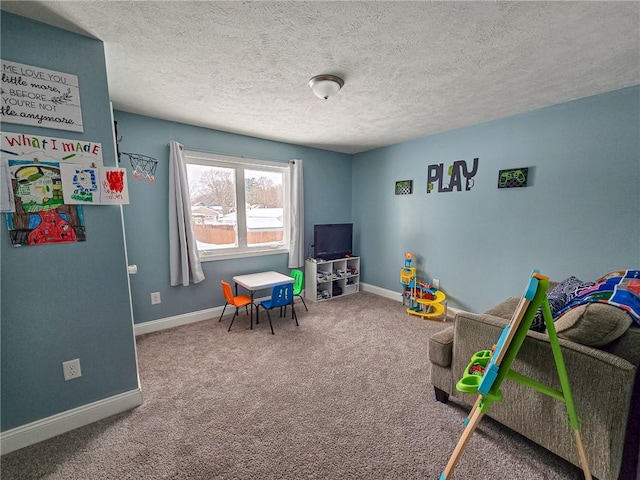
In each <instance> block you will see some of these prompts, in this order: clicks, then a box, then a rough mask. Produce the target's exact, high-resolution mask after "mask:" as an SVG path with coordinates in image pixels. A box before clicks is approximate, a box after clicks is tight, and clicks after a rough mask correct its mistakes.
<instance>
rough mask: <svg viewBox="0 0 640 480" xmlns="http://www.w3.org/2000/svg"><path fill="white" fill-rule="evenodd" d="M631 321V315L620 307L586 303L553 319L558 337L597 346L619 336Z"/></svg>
mask: <svg viewBox="0 0 640 480" xmlns="http://www.w3.org/2000/svg"><path fill="white" fill-rule="evenodd" d="M631 323H632V319H631V316H629V314H628V313H627V312H625V311H624V310H622V309H620V308H617V307H614V306H612V305H606V304H604V303H588V304H586V305H580V306H577V307H574V308H572V309H570V310H568V311H567V312H566V313H565V314H564V315H562V316H561V317H560V318H558V319H557V320H556V321H555V323H554V326H555V328H556V331H557V332H558V336H559V337H562V338H566V339H567V340H571V341H574V342H577V343H581V344H582V345H589V346H591V347H599V346H601V345H606V344H607V343H610V342H613V341H614V340H616V339H617V338H619V337H621V336H622V335H623V334H624V333H625V332H626V331H627V329H628V328H629V327H630V326H631Z"/></svg>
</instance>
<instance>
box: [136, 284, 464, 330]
mask: <svg viewBox="0 0 640 480" xmlns="http://www.w3.org/2000/svg"><path fill="white" fill-rule="evenodd" d="M360 291H362V292H369V293H373V294H375V295H379V296H381V297H385V298H389V299H391V300H395V301H396V302H402V295H400V291H399V290H398V291H394V290H387V289H386V288H381V287H376V286H375V285H371V284H368V283H363V282H360ZM267 298H269V297H268V296H267V297H263V298H256V299H254V302H255V303H259V302H260V301H261V300H265V299H267ZM223 308H224V306H220V307H213V308H207V309H205V310H199V311H197V312H189V313H183V314H181V315H175V316H173V317H166V318H159V319H157V320H151V321H149V322H144V323H136V324H135V325H134V330H135V334H136V336H138V335H144V334H145V333H151V332H158V331H160V330H166V329H167V328H173V327H180V326H182V325H188V324H190V323H196V322H202V321H203V320H211V319H218V318H220V314H221V313H222V309H223ZM229 309H233V307H229V308H227V311H226V312H225V313H226V314H228V313H229V312H233V310H229ZM459 311H460V310H459V309H457V308H453V307H447V320H453V319H454V318H455V316H456V313H458V312H459ZM216 321H217V320H216Z"/></svg>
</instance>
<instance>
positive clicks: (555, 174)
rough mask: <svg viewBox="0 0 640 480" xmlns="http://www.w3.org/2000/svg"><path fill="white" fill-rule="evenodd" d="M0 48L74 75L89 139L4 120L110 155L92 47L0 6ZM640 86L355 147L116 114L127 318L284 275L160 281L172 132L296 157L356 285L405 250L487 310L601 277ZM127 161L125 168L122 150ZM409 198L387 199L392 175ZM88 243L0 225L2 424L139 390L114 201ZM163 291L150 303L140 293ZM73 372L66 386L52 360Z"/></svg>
mask: <svg viewBox="0 0 640 480" xmlns="http://www.w3.org/2000/svg"><path fill="white" fill-rule="evenodd" d="M1 21H2V25H1V26H2V33H1V34H2V37H1V40H2V58H3V59H6V60H9V61H15V62H20V63H26V64H30V65H36V66H40V67H43V68H48V69H51V70H58V71H63V72H68V73H72V74H74V75H77V76H78V78H79V82H80V93H81V101H82V107H83V119H84V125H85V132H84V133H74V132H66V131H62V130H50V129H41V128H36V127H29V126H21V125H13V124H4V125H3V126H2V128H3V129H4V130H5V131H10V132H24V133H27V134H29V133H33V134H39V135H47V136H55V137H62V138H72V139H74V138H77V139H82V140H90V141H95V142H100V143H101V144H102V147H103V150H104V159H105V164H106V165H115V152H114V151H113V145H112V133H111V123H110V116H109V103H108V101H109V99H108V88H107V81H106V70H105V65H104V50H103V44H102V43H101V42H99V41H96V40H92V39H88V38H85V37H82V36H78V35H75V34H72V33H69V32H66V31H63V30H59V29H56V28H53V27H49V26H46V25H43V24H40V23H37V22H32V21H30V20H27V19H24V18H21V17H17V16H14V15H11V14H8V13H6V12H2V17H1ZM639 116H640V87H633V88H628V89H624V90H620V91H617V92H611V93H607V94H603V95H599V96H595V97H591V98H587V99H582V100H577V101H574V102H571V103H567V104H563V105H558V106H555V107H550V108H545V109H541V110H537V111H533V112H529V113H527V114H523V115H519V116H515V117H510V118H506V119H502V120H497V121H493V122H488V123H485V124H482V125H476V126H473V127H468V128H464V129H459V130H455V131H451V132H447V133H444V134H441V135H435V136H432V137H427V138H422V139H419V140H414V141H411V142H405V143H402V144H398V145H394V146H391V147H387V148H381V149H377V150H374V151H371V152H366V153H362V154H358V155H355V156H350V155H344V154H339V153H332V152H327V151H322V150H317V149H311V148H305V147H299V146H294V145H288V144H283V143H278V142H271V141H266V140H260V139H256V138H250V137H244V136H241V135H234V134H229V133H223V132H218V131H214V130H209V129H205V128H199V127H193V126H188V125H183V124H178V123H173V122H168V121H164V120H158V119H153V118H149V117H143V116H139V115H133V114H129V113H125V112H116V113H115V117H116V120H117V121H118V128H119V135H120V136H122V138H123V139H122V142H121V144H120V149H121V150H122V151H124V152H128V153H138V154H143V155H148V156H151V157H154V158H156V159H158V161H159V162H158V167H157V171H156V176H155V183H154V184H149V183H145V182H142V181H135V180H133V178H132V176H131V175H129V187H130V191H129V193H130V200H131V204H130V205H127V206H125V207H123V210H124V221H125V225H126V232H127V246H128V253H129V263H132V264H137V265H138V271H139V273H138V274H137V275H134V276H132V277H131V281H132V300H133V310H134V317H135V322H136V323H143V322H147V321H151V320H155V319H161V318H166V317H169V316H173V315H179V314H183V313H189V312H194V311H198V310H203V309H207V308H210V307H215V306H220V305H222V304H223V303H224V301H223V300H222V295H221V293H220V287H219V280H220V279H227V280H228V279H230V278H231V277H232V276H233V275H236V274H242V273H248V272H253V271H258V270H263V269H275V270H279V271H282V272H284V271H287V270H288V269H287V258H286V255H272V256H266V257H262V258H260V257H257V258H249V259H241V260H227V261H217V262H207V263H205V264H204V265H203V268H204V271H205V274H206V276H207V279H206V280H205V281H204V282H202V283H200V284H198V285H192V286H189V287H170V286H169V266H168V232H167V226H166V224H167V221H166V219H167V215H168V213H167V212H168V198H167V193H168V183H167V182H168V142H169V141H170V140H177V141H179V142H181V143H183V144H184V145H186V146H187V147H190V148H195V149H202V150H209V151H214V152H219V153H224V154H230V155H243V156H249V157H258V158H264V159H269V160H274V161H283V162H285V161H287V160H289V159H291V158H298V159H302V160H303V161H304V177H305V233H306V242H305V244H306V247H307V248H308V247H309V244H310V243H311V241H312V232H313V225H314V224H316V223H332V222H349V221H353V222H354V223H355V227H356V230H355V237H354V242H355V244H354V249H355V252H356V253H357V254H359V255H361V256H362V257H363V262H362V272H361V273H362V280H363V281H364V282H366V283H369V284H372V285H375V286H379V287H383V288H387V289H390V290H394V291H398V292H399V291H400V288H399V282H398V281H399V272H400V268H401V267H402V266H403V265H404V258H403V254H404V252H405V251H412V252H414V253H415V254H417V257H418V258H417V266H418V268H419V272H420V275H421V277H423V278H425V279H426V280H431V279H432V278H433V277H437V278H439V279H440V280H441V287H442V289H443V290H444V291H445V292H446V293H447V294H448V296H449V300H450V304H451V305H452V306H457V307H459V308H465V309H468V310H472V311H482V310H484V309H486V308H488V307H490V306H491V305H493V304H495V303H497V302H499V301H500V300H502V299H503V298H505V297H506V296H509V295H513V296H519V295H520V294H521V293H522V289H523V288H524V282H525V279H526V276H527V275H528V274H529V272H530V270H531V269H532V268H539V269H540V270H541V271H542V272H543V273H545V274H548V275H550V276H551V277H552V278H555V279H562V278H564V277H566V276H568V275H572V274H573V275H577V276H579V277H581V278H583V279H585V280H587V279H595V278H596V277H598V276H599V275H601V274H603V273H606V272H607V271H610V270H613V269H619V268H631V267H635V268H638V267H640V265H638V262H639V260H640V190H639V189H638V185H639V184H640V145H639V135H638V133H639V132H640V119H639ZM475 157H478V158H479V159H480V160H479V161H480V164H479V170H478V173H477V175H476V176H475V177H474V181H475V184H474V186H473V188H472V189H471V190H470V191H462V192H449V193H437V192H435V191H434V192H432V193H430V194H428V195H427V194H426V193H425V190H426V170H427V165H430V164H437V163H444V164H445V165H447V166H448V165H449V164H451V163H452V162H453V161H456V160H466V161H468V162H471V161H472V159H473V158H475ZM121 166H123V167H125V168H127V169H128V170H129V173H131V171H132V169H131V166H130V165H129V162H128V159H127V157H123V162H122V164H121ZM520 166H526V167H530V175H531V178H530V183H531V186H529V187H527V188H519V189H510V190H498V189H497V188H496V183H497V176H498V170H500V169H503V168H512V167H520ZM405 179H413V180H414V193H413V195H407V196H396V195H394V188H393V187H394V181H396V180H405ZM85 219H86V228H87V237H88V239H87V241H86V242H79V243H76V244H67V245H48V246H40V247H23V248H12V247H11V246H10V245H9V240H8V233H7V228H6V224H5V222H1V223H2V227H0V228H1V229H2V230H1V231H0V233H2V235H0V237H1V239H0V242H1V243H0V247H1V251H0V259H1V261H2V270H1V284H0V285H1V288H0V295H1V297H0V298H1V300H2V301H1V311H0V313H1V324H0V327H1V329H2V336H1V349H2V352H1V360H2V367H1V369H2V370H1V375H2V393H1V395H2V397H1V400H2V406H1V416H2V430H3V431H5V430H7V429H11V428H14V427H17V426H20V425H24V424H26V423H29V422H32V421H35V420H38V419H42V418H46V417H48V416H51V415H54V414H56V413H59V412H63V411H66V410H69V409H72V408H74V407H77V406H80V405H84V404H87V403H91V402H94V401H96V400H100V399H104V398H108V397H110V396H112V395H115V394H118V393H122V392H126V391H129V390H132V389H135V388H137V376H136V365H135V346H134V339H133V328H132V325H131V314H130V311H129V308H128V307H129V298H128V292H127V274H126V265H125V259H124V254H125V252H124V246H123V236H122V230H121V215H120V209H119V208H118V207H109V206H100V207H85ZM155 291H159V292H160V293H161V294H162V303H161V304H160V305H153V306H152V305H151V303H150V297H149V293H150V292H155ZM78 357H79V358H80V359H81V362H82V372H83V376H82V377H81V378H80V379H77V380H74V381H71V382H64V381H63V378H62V368H61V362H63V361H66V360H69V359H73V358H78Z"/></svg>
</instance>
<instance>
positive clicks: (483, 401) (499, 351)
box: [439, 270, 592, 480]
mask: <svg viewBox="0 0 640 480" xmlns="http://www.w3.org/2000/svg"><path fill="white" fill-rule="evenodd" d="M548 287H549V278H548V277H545V276H544V275H541V274H540V273H539V272H538V271H537V270H534V271H533V272H532V273H531V277H530V278H529V283H528V284H527V288H526V289H525V292H524V294H523V295H522V298H521V299H520V302H519V304H518V307H517V308H516V311H515V312H514V314H513V317H512V318H511V321H510V323H509V324H508V325H507V326H506V327H505V328H504V330H503V331H502V333H501V334H500V337H499V338H498V343H497V344H496V345H494V347H493V348H492V349H491V350H481V351H479V352H477V353H475V354H474V355H473V356H472V358H471V361H470V362H469V365H468V366H467V368H466V370H465V373H464V374H463V376H462V378H461V379H460V381H459V382H458V383H457V384H456V389H457V390H459V391H461V392H464V393H471V394H473V393H478V394H479V395H478V398H477V400H476V402H475V404H474V406H473V408H472V409H471V411H470V412H469V415H468V416H467V418H466V419H465V420H464V425H465V430H464V432H463V433H462V436H461V437H460V440H459V441H458V444H457V445H456V447H455V449H454V451H453V453H452V454H451V458H450V459H449V463H448V464H447V466H446V468H445V470H444V471H443V472H442V474H441V475H440V477H439V480H448V479H449V478H450V475H451V474H452V472H453V469H454V468H455V466H456V464H457V463H458V460H459V459H460V456H461V455H462V452H463V451H464V449H465V447H466V445H467V443H468V442H469V440H470V438H471V435H472V434H473V432H474V430H475V428H476V427H477V426H478V423H479V422H480V420H481V418H482V416H483V415H484V414H485V413H486V412H487V410H488V409H489V406H490V405H491V404H492V403H494V402H499V401H501V400H502V392H501V391H500V385H501V384H502V381H503V380H505V379H509V380H512V381H514V382H518V383H520V384H522V385H525V386H527V387H530V388H534V389H536V390H537V391H539V392H540V393H544V394H545V395H549V396H550V397H553V398H555V399H557V400H559V401H561V402H563V403H564V404H565V407H566V409H567V414H568V420H569V425H570V426H571V428H572V430H573V433H574V439H575V443H576V448H577V450H578V455H579V458H580V465H581V466H582V470H583V472H584V478H585V480H591V478H592V477H591V473H590V471H589V465H588V463H587V458H586V455H585V452H584V447H583V445H582V439H581V437H580V420H579V418H578V414H577V413H576V409H575V406H574V403H573V397H572V396H571V389H570V386H569V378H568V376H567V369H566V367H565V364H564V360H563V358H562V352H561V350H560V343H559V342H558V335H557V333H556V330H555V327H554V324H553V317H552V315H551V308H550V307H549V302H548V300H547V288H548ZM539 307H541V308H542V315H543V317H544V322H545V325H546V327H547V331H548V335H549V343H550V344H551V351H552V353H553V359H554V361H555V364H556V370H557V372H558V377H559V379H560V385H561V389H560V390H556V389H554V388H551V387H549V386H547V385H545V384H543V383H541V382H538V381H536V380H534V379H532V378H529V377H527V376H525V375H522V374H520V373H517V372H515V371H513V370H511V364H512V363H513V361H514V360H515V358H516V356H517V355H518V351H519V350H520V347H521V346H522V343H523V342H524V339H525V337H526V335H527V331H528V330H529V328H530V327H531V323H532V322H533V319H534V317H535V315H536V313H537V311H538V308H539Z"/></svg>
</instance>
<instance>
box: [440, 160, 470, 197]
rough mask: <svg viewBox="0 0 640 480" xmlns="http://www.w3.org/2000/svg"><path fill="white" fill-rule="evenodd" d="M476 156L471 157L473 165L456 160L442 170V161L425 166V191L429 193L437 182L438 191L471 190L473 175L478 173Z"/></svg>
mask: <svg viewBox="0 0 640 480" xmlns="http://www.w3.org/2000/svg"><path fill="white" fill-rule="evenodd" d="M478 160H479V159H478V158H474V159H473V166H472V167H471V168H469V165H468V164H467V162H466V161H465V160H456V161H455V162H453V164H452V165H450V166H449V168H448V169H447V171H446V172H445V170H444V163H437V164H433V165H428V166H427V193H431V191H432V190H434V188H435V186H436V182H437V184H438V190H437V191H438V192H453V191H458V192H460V191H462V189H463V188H464V190H465V191H468V190H471V188H472V187H473V183H474V182H473V177H475V175H476V173H478Z"/></svg>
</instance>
